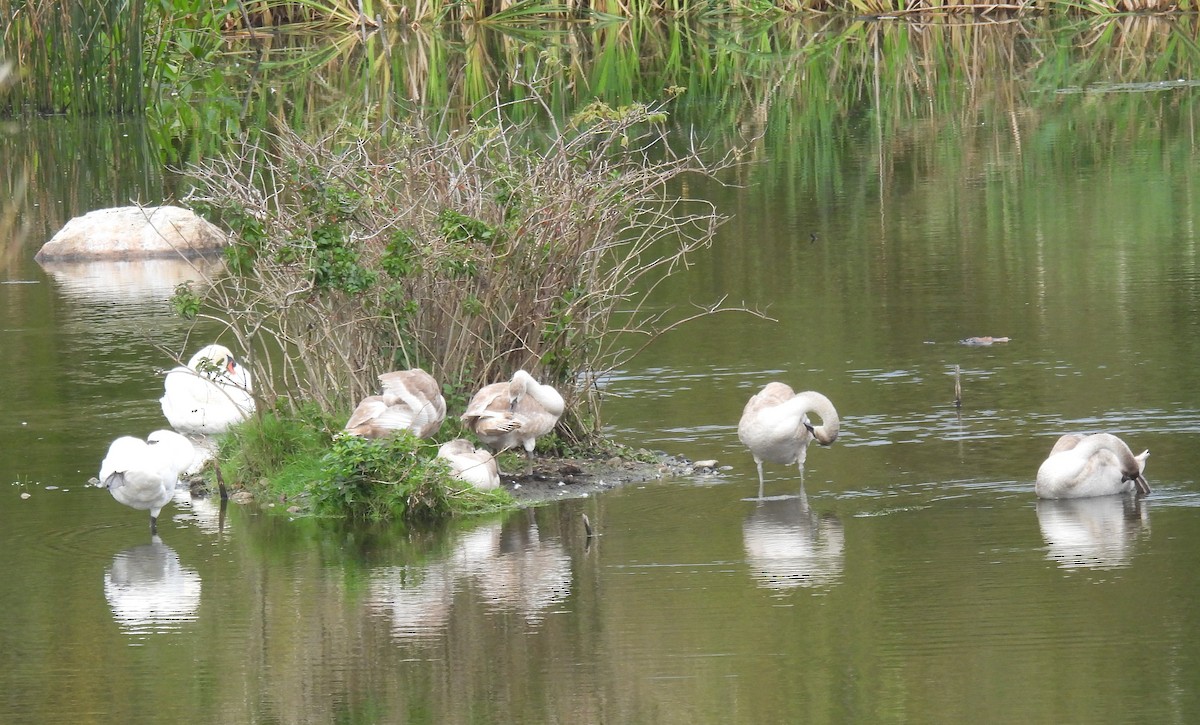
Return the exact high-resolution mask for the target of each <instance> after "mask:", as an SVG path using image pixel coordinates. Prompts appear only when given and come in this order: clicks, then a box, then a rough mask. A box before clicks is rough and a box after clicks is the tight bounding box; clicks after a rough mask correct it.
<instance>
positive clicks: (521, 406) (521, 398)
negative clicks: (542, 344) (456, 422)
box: [462, 370, 566, 475]
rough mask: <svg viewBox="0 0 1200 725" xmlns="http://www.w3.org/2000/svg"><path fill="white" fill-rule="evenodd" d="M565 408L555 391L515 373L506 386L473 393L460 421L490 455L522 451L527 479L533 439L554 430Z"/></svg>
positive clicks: (528, 377) (486, 387)
mask: <svg viewBox="0 0 1200 725" xmlns="http://www.w3.org/2000/svg"><path fill="white" fill-rule="evenodd" d="M565 408H566V403H565V402H564V401H563V398H562V396H561V395H559V394H558V391H557V390H555V389H554V388H553V387H551V386H549V385H543V384H541V383H539V382H538V381H536V380H534V379H533V376H532V375H530V374H529V373H527V372H525V371H524V370H518V371H517V372H515V373H513V376H512V380H510V381H508V382H507V383H492V384H491V385H486V386H484V387H483V389H481V390H480V391H479V392H478V393H475V397H473V398H471V403H470V404H469V405H468V406H467V412H465V413H463V414H462V421H463V425H464V426H466V428H467V430H469V431H471V432H472V433H474V434H475V435H477V436H479V440H481V441H483V443H484V445H486V446H487V447H488V448H490V449H491V450H492V452H493V453H500V452H501V451H504V450H507V449H509V448H516V447H518V446H520V447H521V448H524V449H525V475H529V474H530V473H532V472H533V448H534V446H535V445H536V444H537V439H538V438H539V437H540V436H543V435H545V434H547V433H549V432H550V431H551V430H553V429H554V426H555V424H557V423H558V419H559V417H560V416H561V415H562V414H563V410H564V409H565Z"/></svg>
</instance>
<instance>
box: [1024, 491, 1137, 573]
mask: <svg viewBox="0 0 1200 725" xmlns="http://www.w3.org/2000/svg"><path fill="white" fill-rule="evenodd" d="M1037 518H1038V525H1039V527H1041V530H1042V538H1043V539H1045V541H1046V558H1047V559H1050V560H1051V561H1055V562H1058V565H1059V566H1061V567H1063V568H1064V569H1075V568H1081V567H1086V568H1092V569H1115V568H1119V567H1123V566H1129V563H1130V559H1131V558H1132V556H1133V546H1134V542H1136V541H1137V539H1138V537H1139V536H1140V535H1141V534H1142V532H1144V531H1149V530H1150V513H1149V507H1148V505H1147V503H1146V501H1145V500H1144V499H1142V498H1138V497H1134V496H1128V495H1117V496H1097V497H1094V498H1076V499H1056V500H1049V499H1043V500H1039V501H1038V502H1037Z"/></svg>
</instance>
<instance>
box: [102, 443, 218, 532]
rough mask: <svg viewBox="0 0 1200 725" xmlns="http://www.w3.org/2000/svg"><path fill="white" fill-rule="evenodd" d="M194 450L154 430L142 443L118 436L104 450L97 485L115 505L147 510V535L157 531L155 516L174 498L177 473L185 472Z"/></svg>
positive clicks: (156, 518)
mask: <svg viewBox="0 0 1200 725" xmlns="http://www.w3.org/2000/svg"><path fill="white" fill-rule="evenodd" d="M195 455H196V449H195V447H194V446H193V445H192V442H191V441H190V440H188V439H187V438H185V437H184V436H181V435H179V434H178V433H176V432H175V431H171V430H156V431H154V432H153V433H151V434H150V435H149V436H148V437H147V438H146V440H142V439H140V438H134V437H133V436H122V437H120V438H118V439H116V440H115V441H113V442H112V444H111V445H110V446H109V447H108V454H107V455H105V456H104V462H103V463H101V464H100V477H99V478H100V485H101V486H103V487H104V488H107V489H108V492H109V493H111V494H112V497H113V498H115V499H116V500H117V501H118V502H119V503H123V504H125V505H126V506H129V507H131V508H135V509H139V510H142V511H145V510H146V509H149V510H150V533H151V534H155V533H157V532H158V513H159V511H161V510H162V507H163V506H165V505H166V504H167V502H168V501H170V500H171V498H172V497H173V496H174V495H175V487H176V486H178V485H179V474H181V473H183V472H184V471H185V470H187V467H188V466H190V465H191V463H192V459H193V458H194V457H195Z"/></svg>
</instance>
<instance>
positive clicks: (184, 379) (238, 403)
mask: <svg viewBox="0 0 1200 725" xmlns="http://www.w3.org/2000/svg"><path fill="white" fill-rule="evenodd" d="M164 388H165V391H166V394H165V395H163V397H162V398H161V399H160V400H159V403H161V404H162V411H163V415H165V416H166V417H167V422H169V423H170V424H171V427H172V428H174V429H175V430H177V431H179V432H180V433H190V434H197V435H213V434H215V433H224V432H225V431H226V430H228V429H229V426H231V425H233V424H234V423H239V422H241V421H243V420H245V419H246V418H248V417H250V414H251V413H253V412H254V396H253V394H252V390H251V386H250V372H249V371H248V370H246V368H244V367H242V366H241V365H240V364H239V363H238V361H237V359H236V358H234V356H233V353H232V352H230V351H229V348H227V347H225V346H224V345H206V346H205V347H202V348H201V349H200V350H199V351H198V352H197V353H196V354H195V355H193V356H192V359H191V360H189V361H188V364H187V366H186V367H184V366H182V365H181V366H179V367H175V368H172V369H171V371H170V372H168V373H167V379H166V381H165V382H164Z"/></svg>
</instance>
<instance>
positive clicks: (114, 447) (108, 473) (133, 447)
mask: <svg viewBox="0 0 1200 725" xmlns="http://www.w3.org/2000/svg"><path fill="white" fill-rule="evenodd" d="M145 454H146V441H144V440H142V439H141V438H134V437H133V436H121V437H120V438H118V439H116V440H115V441H113V442H112V443H111V444H110V445H109V446H108V453H107V454H105V456H104V460H103V461H102V462H101V463H100V475H99V477H98V478H99V479H100V484H101V485H103V486H108V479H109V478H112V477H113V476H114V475H117V474H123V473H125V471H127V470H129V469H131V468H133V467H135V466H137V465H138V463H139V461H141V459H142V458H143V457H144V456H145Z"/></svg>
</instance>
